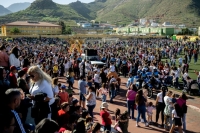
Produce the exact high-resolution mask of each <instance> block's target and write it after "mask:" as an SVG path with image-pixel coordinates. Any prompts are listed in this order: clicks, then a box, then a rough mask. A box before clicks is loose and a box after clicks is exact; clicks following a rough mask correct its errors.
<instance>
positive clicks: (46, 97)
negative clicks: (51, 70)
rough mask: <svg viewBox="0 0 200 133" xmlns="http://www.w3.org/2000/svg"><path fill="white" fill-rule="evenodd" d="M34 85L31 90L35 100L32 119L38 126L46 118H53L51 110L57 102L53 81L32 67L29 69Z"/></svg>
mask: <svg viewBox="0 0 200 133" xmlns="http://www.w3.org/2000/svg"><path fill="white" fill-rule="evenodd" d="M28 74H29V76H30V79H31V82H32V85H31V88H30V89H29V92H30V94H31V95H30V96H29V98H31V99H32V100H33V105H34V106H33V108H32V114H31V115H32V117H33V118H35V123H36V124H37V123H38V122H40V121H41V120H42V119H44V118H51V113H50V112H51V109H50V105H52V104H53V103H54V101H55V99H54V94H53V91H52V79H51V77H50V76H49V75H47V74H46V73H45V72H44V71H42V69H41V68H39V67H37V66H32V67H30V68H29V69H28Z"/></svg>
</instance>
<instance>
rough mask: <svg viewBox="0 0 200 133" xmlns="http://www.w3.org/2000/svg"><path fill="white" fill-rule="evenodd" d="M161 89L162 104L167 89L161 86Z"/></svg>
mask: <svg viewBox="0 0 200 133" xmlns="http://www.w3.org/2000/svg"><path fill="white" fill-rule="evenodd" d="M161 89H162V101H163V103H164V97H165V95H166V91H167V87H165V86H163V87H162V88H161Z"/></svg>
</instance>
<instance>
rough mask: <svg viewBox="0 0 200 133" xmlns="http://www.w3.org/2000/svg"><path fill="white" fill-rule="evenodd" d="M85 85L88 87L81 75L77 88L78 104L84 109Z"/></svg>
mask: <svg viewBox="0 0 200 133" xmlns="http://www.w3.org/2000/svg"><path fill="white" fill-rule="evenodd" d="M86 87H88V85H87V83H86V81H85V79H84V76H81V77H80V79H79V81H78V89H79V104H80V106H81V105H82V107H83V108H84V109H85V94H86Z"/></svg>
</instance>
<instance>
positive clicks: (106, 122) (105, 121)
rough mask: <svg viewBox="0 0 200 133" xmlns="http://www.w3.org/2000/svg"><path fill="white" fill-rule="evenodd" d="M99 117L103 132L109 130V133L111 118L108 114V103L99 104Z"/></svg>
mask: <svg viewBox="0 0 200 133" xmlns="http://www.w3.org/2000/svg"><path fill="white" fill-rule="evenodd" d="M100 116H101V120H102V125H103V126H104V131H105V130H109V131H111V125H112V120H111V119H112V118H111V115H110V114H109V112H108V103H106V102H103V103H102V104H101V111H100Z"/></svg>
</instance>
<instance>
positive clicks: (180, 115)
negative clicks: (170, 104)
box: [174, 103, 183, 117]
mask: <svg viewBox="0 0 200 133" xmlns="http://www.w3.org/2000/svg"><path fill="white" fill-rule="evenodd" d="M174 109H175V110H176V113H177V116H179V117H182V116H183V111H182V109H181V107H180V106H179V105H178V104H177V103H175V104H174Z"/></svg>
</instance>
